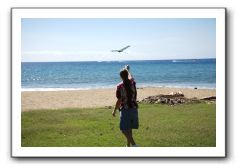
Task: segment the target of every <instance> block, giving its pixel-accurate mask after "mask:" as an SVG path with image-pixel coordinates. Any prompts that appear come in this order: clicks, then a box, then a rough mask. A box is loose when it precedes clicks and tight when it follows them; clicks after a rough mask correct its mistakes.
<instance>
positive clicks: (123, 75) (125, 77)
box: [120, 69, 133, 108]
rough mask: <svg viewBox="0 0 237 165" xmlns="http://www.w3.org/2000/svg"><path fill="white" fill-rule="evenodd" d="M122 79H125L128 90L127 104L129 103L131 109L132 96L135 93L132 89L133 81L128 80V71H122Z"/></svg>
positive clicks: (124, 82)
mask: <svg viewBox="0 0 237 165" xmlns="http://www.w3.org/2000/svg"><path fill="white" fill-rule="evenodd" d="M120 77H121V78H122V79H123V84H124V87H125V90H126V95H127V99H128V100H127V101H128V102H127V103H128V107H129V108H131V107H132V94H133V91H132V89H131V81H130V80H129V79H128V71H127V69H122V70H121V71H120Z"/></svg>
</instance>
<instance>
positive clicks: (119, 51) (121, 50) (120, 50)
mask: <svg viewBox="0 0 237 165" xmlns="http://www.w3.org/2000/svg"><path fill="white" fill-rule="evenodd" d="M129 47H130V45H128V46H126V47H124V48H122V49H119V50H111V52H118V53H121V52H123V51H124V50H125V49H127V48H129Z"/></svg>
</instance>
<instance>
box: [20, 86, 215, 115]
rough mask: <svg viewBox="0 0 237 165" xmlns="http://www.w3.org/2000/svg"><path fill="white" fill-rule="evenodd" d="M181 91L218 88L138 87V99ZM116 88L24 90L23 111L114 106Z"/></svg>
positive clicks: (204, 93)
mask: <svg viewBox="0 0 237 165" xmlns="http://www.w3.org/2000/svg"><path fill="white" fill-rule="evenodd" d="M179 91H181V92H182V93H183V94H184V96H185V97H187V98H193V97H196V98H199V99H200V98H203V97H210V96H216V89H201V88H198V89H194V88H174V87H172V88H171V87H138V88H137V93H138V99H137V100H139V101H140V100H142V99H144V98H146V97H148V96H154V95H159V94H170V93H171V92H179ZM115 92H116V88H100V89H80V90H78V89H77V90H58V91H22V92H21V111H30V110H40V109H52V110H53V109H54V110H55V109H62V108H95V107H105V106H114V104H115V101H116V96H115Z"/></svg>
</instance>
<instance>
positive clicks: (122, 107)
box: [112, 65, 139, 147]
mask: <svg viewBox="0 0 237 165" xmlns="http://www.w3.org/2000/svg"><path fill="white" fill-rule="evenodd" d="M120 78H121V79H122V82H121V83H119V84H118V85H117V90H116V97H117V101H116V104H115V108H114V110H113V112H112V115H113V116H114V117H115V114H116V111H117V110H119V111H120V130H121V131H122V133H123V134H124V136H125V137H126V139H127V145H126V146H127V147H130V146H132V147H137V145H136V143H135V140H134V138H133V134H132V129H138V127H139V122H138V104H137V89H136V82H135V80H134V78H133V77H132V75H131V74H130V73H129V66H128V65H126V66H125V68H123V69H122V70H121V71H120Z"/></svg>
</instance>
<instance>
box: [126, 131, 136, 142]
mask: <svg viewBox="0 0 237 165" xmlns="http://www.w3.org/2000/svg"><path fill="white" fill-rule="evenodd" d="M128 137H129V141H130V143H131V144H132V145H136V143H135V141H134V139H133V136H132V129H130V130H128Z"/></svg>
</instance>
